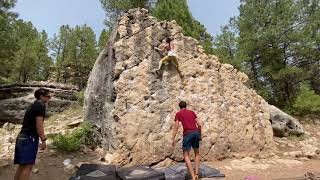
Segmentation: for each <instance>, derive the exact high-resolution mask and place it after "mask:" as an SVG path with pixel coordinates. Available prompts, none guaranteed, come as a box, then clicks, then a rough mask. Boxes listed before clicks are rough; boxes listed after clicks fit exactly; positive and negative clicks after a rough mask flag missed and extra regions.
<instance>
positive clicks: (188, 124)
mask: <svg viewBox="0 0 320 180" xmlns="http://www.w3.org/2000/svg"><path fill="white" fill-rule="evenodd" d="M196 118H197V115H196V113H194V112H193V111H191V110H188V109H181V110H180V111H179V112H177V113H176V117H175V119H174V120H175V121H180V122H181V123H182V126H183V136H185V135H187V134H188V133H190V132H194V131H198V127H197V125H196Z"/></svg>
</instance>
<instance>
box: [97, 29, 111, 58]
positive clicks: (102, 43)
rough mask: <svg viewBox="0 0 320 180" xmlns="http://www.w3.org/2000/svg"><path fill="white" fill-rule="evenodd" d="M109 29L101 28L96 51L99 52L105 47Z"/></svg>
mask: <svg viewBox="0 0 320 180" xmlns="http://www.w3.org/2000/svg"><path fill="white" fill-rule="evenodd" d="M110 33H111V31H110V29H109V30H107V31H106V30H105V29H103V30H102V32H101V34H100V37H99V41H98V52H99V53H100V52H101V51H102V50H103V49H104V48H105V47H106V44H107V42H108V39H109V37H110Z"/></svg>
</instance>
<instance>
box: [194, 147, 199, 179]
mask: <svg viewBox="0 0 320 180" xmlns="http://www.w3.org/2000/svg"><path fill="white" fill-rule="evenodd" d="M194 156H195V161H196V163H195V164H196V167H195V168H196V169H195V174H196V176H199V168H200V153H199V149H194Z"/></svg>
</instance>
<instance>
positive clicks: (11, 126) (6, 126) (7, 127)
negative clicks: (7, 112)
mask: <svg viewBox="0 0 320 180" xmlns="http://www.w3.org/2000/svg"><path fill="white" fill-rule="evenodd" d="M2 128H3V129H4V130H6V131H13V130H14V128H15V125H14V124H12V123H9V122H7V123H5V124H4V125H3V126H2Z"/></svg>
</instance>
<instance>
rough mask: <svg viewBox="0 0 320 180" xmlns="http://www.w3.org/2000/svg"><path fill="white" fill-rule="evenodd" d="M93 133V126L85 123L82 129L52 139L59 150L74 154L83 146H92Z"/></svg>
mask: <svg viewBox="0 0 320 180" xmlns="http://www.w3.org/2000/svg"><path fill="white" fill-rule="evenodd" d="M92 132H93V129H92V125H91V124H90V123H88V122H84V123H82V124H81V127H80V128H78V129H76V130H74V131H73V132H72V133H69V134H65V135H61V134H59V135H55V136H53V137H50V138H51V139H52V141H53V145H54V146H55V147H56V148H57V149H59V150H63V151H68V152H74V151H78V150H80V149H81V147H82V146H84V145H87V144H90V141H91V138H92Z"/></svg>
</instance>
